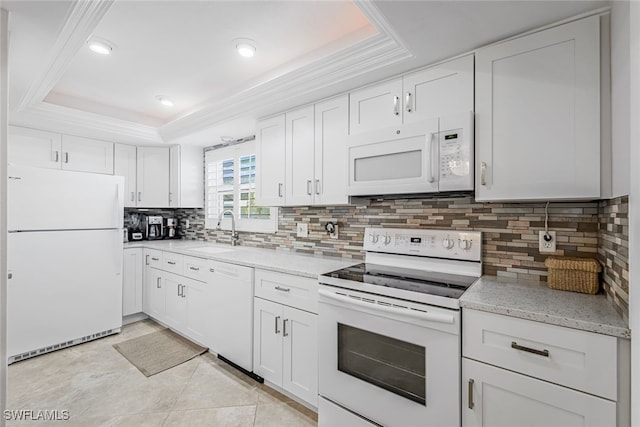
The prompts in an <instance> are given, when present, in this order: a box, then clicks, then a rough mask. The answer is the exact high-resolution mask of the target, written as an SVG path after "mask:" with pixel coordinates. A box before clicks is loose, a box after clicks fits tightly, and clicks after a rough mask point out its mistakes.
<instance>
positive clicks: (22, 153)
mask: <svg viewBox="0 0 640 427" xmlns="http://www.w3.org/2000/svg"><path fill="white" fill-rule="evenodd" d="M7 133H8V135H7V137H8V140H9V141H8V142H9V144H8V146H7V150H8V159H9V163H15V164H18V165H29V166H35V167H39V168H49V169H60V165H61V152H62V136H61V135H60V134H57V133H52V132H44V131H40V130H35V129H29V128H23V127H19V126H9V128H8V132H7Z"/></svg>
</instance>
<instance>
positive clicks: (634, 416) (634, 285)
mask: <svg viewBox="0 0 640 427" xmlns="http://www.w3.org/2000/svg"><path fill="white" fill-rule="evenodd" d="M614 3H615V2H614ZM629 34H630V40H629V57H630V61H629V70H630V76H631V77H630V117H633V118H634V120H632V121H631V123H630V130H629V135H630V140H631V143H630V160H631V164H633V165H634V167H633V168H632V169H631V173H630V178H631V183H630V184H631V185H630V189H631V191H630V194H629V260H630V262H629V327H630V328H631V335H632V337H633V338H632V340H631V408H632V409H631V425H632V426H639V427H640V261H639V260H640V168H638V165H639V164H640V2H639V1H637V0H636V1H632V2H631V4H630V10H629ZM634 261H635V262H634Z"/></svg>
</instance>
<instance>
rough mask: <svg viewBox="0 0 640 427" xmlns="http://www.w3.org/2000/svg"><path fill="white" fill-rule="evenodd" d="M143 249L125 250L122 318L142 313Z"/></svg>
mask: <svg viewBox="0 0 640 427" xmlns="http://www.w3.org/2000/svg"><path fill="white" fill-rule="evenodd" d="M143 267H144V265H143V261H142V248H128V249H125V250H124V259H123V263H122V316H128V315H130V314H135V313H140V312H141V311H142V284H143V282H142V271H143Z"/></svg>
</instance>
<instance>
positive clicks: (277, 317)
mask: <svg viewBox="0 0 640 427" xmlns="http://www.w3.org/2000/svg"><path fill="white" fill-rule="evenodd" d="M279 318H280V316H276V318H275V321H276V335H277V334H279V333H280V331H279V330H278V319H279Z"/></svg>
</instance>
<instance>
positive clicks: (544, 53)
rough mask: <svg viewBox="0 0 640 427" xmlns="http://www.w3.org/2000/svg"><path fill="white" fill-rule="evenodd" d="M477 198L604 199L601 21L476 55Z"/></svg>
mask: <svg viewBox="0 0 640 427" xmlns="http://www.w3.org/2000/svg"><path fill="white" fill-rule="evenodd" d="M475 170H476V199H477V200H482V201H493V200H549V199H596V198H599V197H600V21H599V17H597V16H594V17H589V18H585V19H582V20H580V21H575V22H572V23H569V24H565V25H562V26H559V27H555V28H551V29H548V30H544V31H540V32H537V33H533V34H530V35H526V36H523V37H520V38H516V39H512V40H508V41H505V42H503V43H499V44H496V45H492V46H489V47H487V48H485V49H481V50H479V51H478V52H477V53H476V169H475Z"/></svg>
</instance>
